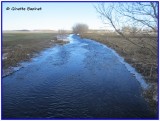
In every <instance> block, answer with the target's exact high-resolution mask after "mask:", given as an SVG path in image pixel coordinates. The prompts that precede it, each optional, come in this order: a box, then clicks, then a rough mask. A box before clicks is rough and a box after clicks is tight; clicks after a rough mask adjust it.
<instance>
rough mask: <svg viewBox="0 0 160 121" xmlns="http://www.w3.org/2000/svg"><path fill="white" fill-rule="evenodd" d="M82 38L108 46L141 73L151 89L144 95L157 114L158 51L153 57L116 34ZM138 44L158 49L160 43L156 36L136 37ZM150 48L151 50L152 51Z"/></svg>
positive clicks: (92, 35) (93, 34) (93, 35)
mask: <svg viewBox="0 0 160 121" xmlns="http://www.w3.org/2000/svg"><path fill="white" fill-rule="evenodd" d="M81 37H82V38H88V39H92V40H95V41H98V42H100V43H103V44H105V45H107V46H108V47H111V48H112V49H114V50H115V51H116V52H117V53H118V54H120V55H121V56H122V57H123V58H124V59H125V61H126V62H128V63H129V64H131V65H132V66H133V67H134V68H135V69H136V71H137V72H139V73H141V74H142V75H143V76H144V78H145V80H146V82H147V83H148V85H149V88H148V89H146V90H144V91H143V95H144V97H145V98H146V100H147V101H148V102H149V104H150V105H151V107H152V108H153V110H154V111H155V112H157V110H158V62H157V60H158V59H157V56H156V55H157V51H155V55H153V54H152V53H151V52H150V51H149V50H147V49H146V48H139V47H137V46H136V45H134V44H132V43H130V42H128V41H126V40H125V39H123V38H122V37H121V36H119V35H116V34H100V33H87V34H82V35H81ZM132 40H134V42H135V43H136V44H141V45H142V44H145V46H148V45H149V44H150V45H151V47H154V48H156V49H157V45H158V42H157V41H156V40H157V38H156V37H155V36H152V37H148V36H146V37H142V36H138V37H134V38H132ZM145 40H146V41H145ZM151 47H150V49H152V48H151Z"/></svg>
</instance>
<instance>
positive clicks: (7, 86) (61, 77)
mask: <svg viewBox="0 0 160 121" xmlns="http://www.w3.org/2000/svg"><path fill="white" fill-rule="evenodd" d="M68 38H69V39H70V43H69V44H66V45H63V46H56V47H54V48H50V49H47V50H46V51H44V52H42V53H41V54H40V56H38V57H36V58H34V59H33V60H32V61H31V62H29V63H26V66H25V67H24V68H22V69H21V70H19V71H17V72H15V73H14V74H12V75H10V76H7V77H4V78H3V79H2V118H3V119H13V118H19V119H20V118H27V119H31V118H34V119H36V118H46V119H47V118H49V119H51V118H85V119H86V118H87V119H93V118H105V119H107V118H133V119H137V118H138V119H143V118H157V117H156V116H155V115H154V114H153V113H152V111H151V110H150V108H149V107H148V104H147V103H146V102H145V100H144V98H143V97H142V96H141V87H140V84H139V83H138V81H137V80H136V78H135V77H134V76H133V75H132V74H131V73H130V72H129V71H128V70H127V68H126V67H125V65H124V64H122V63H121V62H120V61H119V59H118V58H117V56H115V55H114V54H113V53H112V52H111V51H110V49H108V48H107V47H104V46H103V45H102V44H99V43H97V42H94V41H91V40H87V39H80V38H79V37H78V36H75V35H70V36H69V37H68Z"/></svg>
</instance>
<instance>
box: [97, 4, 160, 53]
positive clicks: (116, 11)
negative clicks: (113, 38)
mask: <svg viewBox="0 0 160 121" xmlns="http://www.w3.org/2000/svg"><path fill="white" fill-rule="evenodd" d="M95 9H96V11H97V12H98V13H99V15H100V17H101V19H102V21H103V23H104V24H108V25H109V26H111V27H113V28H114V30H115V31H116V32H117V33H118V34H119V35H121V36H122V37H123V38H125V39H126V40H128V41H129V42H131V43H132V44H134V45H136V46H138V47H141V48H147V49H148V50H149V51H150V52H151V53H152V54H154V55H156V52H157V48H156V47H154V46H152V45H151V44H150V45H151V47H148V46H145V45H144V44H141V45H140V44H137V43H135V42H134V41H133V40H132V39H131V38H130V37H129V36H127V35H126V33H124V32H123V31H121V30H122V28H123V27H124V26H130V27H131V28H136V29H133V31H132V32H134V35H136V34H141V35H142V34H147V35H150V33H151V32H147V33H146V32H144V31H143V30H144V29H146V28H147V30H150V31H152V33H154V34H157V30H158V29H157V25H158V3H157V2H128V3H127V2H119V3H117V2H113V3H107V5H106V4H105V3H100V4H98V5H97V6H95ZM137 28H138V29H137ZM155 42H156V41H155Z"/></svg>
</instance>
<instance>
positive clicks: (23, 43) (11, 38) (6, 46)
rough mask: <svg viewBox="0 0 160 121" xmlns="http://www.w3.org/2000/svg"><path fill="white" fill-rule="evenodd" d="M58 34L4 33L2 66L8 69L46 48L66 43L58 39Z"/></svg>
mask: <svg viewBox="0 0 160 121" xmlns="http://www.w3.org/2000/svg"><path fill="white" fill-rule="evenodd" d="M57 35H58V34H56V33H31V32H22V33H20V32H18V33H3V41H2V49H3V50H2V51H3V53H2V55H3V65H2V66H3V67H2V68H3V69H7V68H9V67H11V66H17V64H18V63H19V62H21V61H26V60H29V59H30V58H31V57H33V56H34V55H35V54H36V53H39V52H40V51H42V50H43V49H45V48H48V47H51V46H53V45H55V44H64V43H65V42H64V41H60V40H57V39H56V36H57ZM51 40H52V41H51ZM53 40H54V41H53Z"/></svg>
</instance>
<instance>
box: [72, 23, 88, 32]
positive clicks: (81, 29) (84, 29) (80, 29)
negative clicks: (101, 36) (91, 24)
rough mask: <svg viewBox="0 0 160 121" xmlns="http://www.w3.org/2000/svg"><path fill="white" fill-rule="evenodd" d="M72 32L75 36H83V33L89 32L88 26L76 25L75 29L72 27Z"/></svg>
mask: <svg viewBox="0 0 160 121" xmlns="http://www.w3.org/2000/svg"><path fill="white" fill-rule="evenodd" d="M72 30H73V33H75V34H82V33H85V32H87V31H88V25H86V24H81V23H79V24H75V25H74V26H73V27H72Z"/></svg>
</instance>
